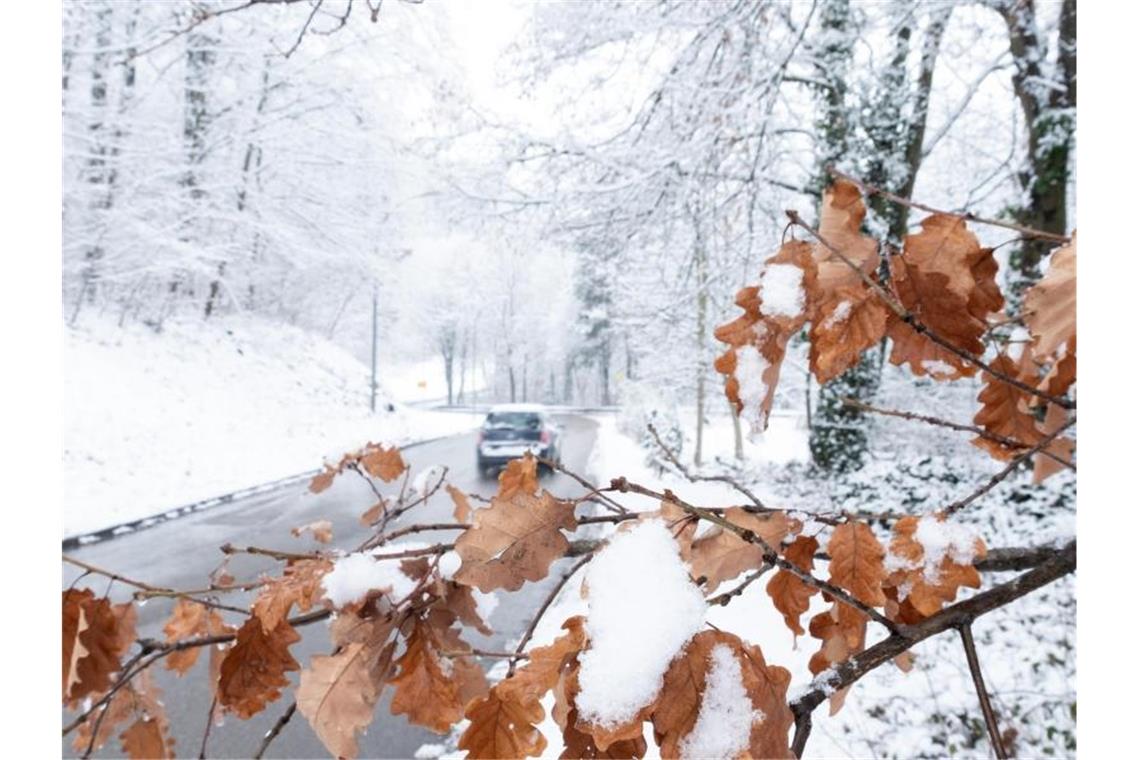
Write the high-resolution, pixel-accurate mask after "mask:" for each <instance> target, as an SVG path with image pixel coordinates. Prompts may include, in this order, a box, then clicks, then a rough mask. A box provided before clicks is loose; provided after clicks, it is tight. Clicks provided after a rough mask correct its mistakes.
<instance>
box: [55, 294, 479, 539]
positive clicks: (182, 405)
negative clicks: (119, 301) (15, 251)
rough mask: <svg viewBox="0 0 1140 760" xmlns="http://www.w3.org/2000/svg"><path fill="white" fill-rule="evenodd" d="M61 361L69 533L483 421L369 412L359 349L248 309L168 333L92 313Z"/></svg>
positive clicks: (171, 325) (175, 325)
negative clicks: (384, 443)
mask: <svg viewBox="0 0 1140 760" xmlns="http://www.w3.org/2000/svg"><path fill="white" fill-rule="evenodd" d="M64 360H65V371H66V375H65V378H64V390H65V398H64V414H65V430H64V457H63V459H64V495H65V501H64V504H65V506H64V532H65V535H75V534H77V533H83V532H89V531H93V530H97V529H99V528H104V527H107V526H108V525H113V524H115V523H119V522H125V521H128V520H134V519H138V518H142V517H146V516H149V515H152V514H157V513H159V512H162V511H164V510H167V509H171V508H173V507H177V506H182V505H185V504H188V503H191V502H195V501H198V500H202V499H207V498H210V497H214V496H218V495H220V494H223V493H228V492H230V491H235V490H239V489H242V488H247V487H250V486H254V485H258V484H260V483H265V482H268V481H271V480H276V479H279V478H284V477H288V476H290V475H295V474H298V473H301V472H305V471H307V470H312V469H315V468H317V467H318V466H320V463H321V459H322V457H325V456H328V457H335V458H339V456H340V454H342V453H343V452H344V451H346V450H348V449H353V448H357V447H359V446H360V445H361V444H363V443H364V442H365V441H368V440H374V441H375V440H380V439H387V440H392V441H398V442H401V443H406V442H409V441H412V440H418V439H424V438H433V437H436V436H440V435H448V434H451V433H454V432H459V431H460V430H464V429H469V428H472V427H475V426H476V425H478V423H479V419H478V417H477V416H469V415H459V414H449V413H442V412H427V411H420V410H412V409H405V408H403V407H401V406H399V405H398V404H393V411H390V412H389V411H386V409H387V406H386V405H387V404H388V403H389V402H390V401H391V398H390V397H389V396H388V395H387V394H386V393H381V397H380V399H379V403H378V408H379V411H378V412H377V413H376V414H375V415H373V414H371V413H369V411H368V369H367V368H366V367H365V366H364V365H363V364H361V363H360V362H359V361H358V360H357V359H356V358H354V357H353V356H351V355H350V354H349V353H348V352H346V351H344V350H343V349H341V348H339V347H337V346H335V345H333V344H332V343H330V342H328V341H326V340H324V339H322V338H320V337H317V336H314V335H313V334H311V333H308V332H305V331H303V330H300V329H297V328H293V327H289V326H286V325H280V324H277V323H271V322H267V321H264V320H259V319H256V318H253V317H246V316H235V317H225V318H216V319H211V320H209V321H201V320H199V319H196V318H193V319H188V320H186V321H168V322H167V324H166V325H165V327H164V328H163V331H162V332H161V333H155V332H154V331H153V330H151V329H150V328H148V327H146V326H144V325H141V324H137V323H131V324H128V325H126V326H124V327H121V328H120V327H118V326H117V325H116V323H115V321H114V320H113V319H95V318H90V319H85V320H83V321H82V322H81V324H80V326H79V327H78V328H75V329H71V330H68V332H67V334H66V342H65V347H64ZM381 379H382V380H383V377H382V378H381Z"/></svg>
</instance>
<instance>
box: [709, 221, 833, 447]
mask: <svg viewBox="0 0 1140 760" xmlns="http://www.w3.org/2000/svg"><path fill="white" fill-rule="evenodd" d="M776 277H779V279H780V280H781V281H782V282H781V285H780V294H779V295H774V294H772V293H770V294H769V303H767V304H765V303H764V289H765V287H766V285H767V286H768V287H775V286H773V285H770V284H769V281H770V280H771V281H772V282H775V281H776V280H775V278H776ZM815 277H816V265H815V260H814V259H813V258H812V249H811V246H810V245H808V244H807V243H805V242H802V241H791V242H789V243H786V244H784V246H783V247H782V248H780V250H779V251H778V252H777V253H776V254H775V255H774V256H772V257H770V258H769V259H768V260H767V261H766V262H765V267H764V270H763V272H762V273H761V280H760V285H758V286H754V287H748V288H745V289H744V290H742V291H740V293H739V294H738V295H737V301H736V302H737V304H738V305H740V306H741V307H742V308H743V309H744V314H743V315H741V316H740V317H738V318H737V319H735V320H733V321H732V322H729V323H727V324H724V325H721V326H720V327H718V328H717V329H716V331H715V332H714V335H715V336H716V338H717V340H719V341H721V342H723V343H727V344H728V345H729V346H730V348H729V349H728V351H726V352H725V353H724V354H722V355H721V356H720V357H718V358H717V360H716V362H714V364H713V366H714V367H715V369H716V370H717V371H718V372H720V373H721V374H723V375H725V376H726V377H725V386H724V391H725V395H726V396H727V397H728V400H729V402H730V403H731V404H732V405H733V407H734V408H735V409H736V412H737V414H739V415H741V416H742V417H744V419H745V420H746V421H747V422H748V423H749V426H750V428H751V431H752V434H753V435H758V434H759V433H761V432H763V431H764V430H765V429H766V428H767V427H768V415H769V413H770V412H771V410H772V401H773V399H774V398H775V392H776V384H777V383H778V381H779V377H780V367H781V365H782V363H783V360H784V354H785V351H786V347H787V343H788V340H789V339H790V338H791V337H792V336H793V335H795V333H796V331H798V330H799V329H800V327H802V326H803V324H804V322H805V321H806V320H807V314H808V308H809V305H808V302H807V293H808V292H810V291H811V290H812V288H813V287H814V285H815ZM796 279H798V280H799V289H800V299H799V301H798V302H795V301H794V299H793V302H791V303H788V302H787V301H788V298H787V293H788V291H789V290H790V289H791V288H792V287H793V286H794V283H795V280H796Z"/></svg>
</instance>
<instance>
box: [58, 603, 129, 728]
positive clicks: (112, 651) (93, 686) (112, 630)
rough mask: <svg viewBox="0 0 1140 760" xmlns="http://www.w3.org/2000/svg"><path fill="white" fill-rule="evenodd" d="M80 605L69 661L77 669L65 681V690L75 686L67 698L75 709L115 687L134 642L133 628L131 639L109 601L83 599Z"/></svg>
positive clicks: (66, 676)
mask: <svg viewBox="0 0 1140 760" xmlns="http://www.w3.org/2000/svg"><path fill="white" fill-rule="evenodd" d="M78 602H79V608H80V614H81V616H82V617H81V619H80V620H78V621H77V625H76V631H77V634H76V636H75V642H74V644H73V648H72V650H71V652H70V655H71V656H70V659H69V661H71V662H73V664H74V669H73V670H72V671H71V672H70V673H65V678H64V685H65V686H66V685H67V684H68V683H69V682H70V683H71V687H70V689H69V691H68V693H67V695H66V697H67V700H66V701H67V702H68V704H69V706H71V707H74V706H75V705H77V704H79V702H81V701H82V700H83V698H84V697H87V696H89V695H92V694H99V693H103V692H105V691H107V690H108V689H109V688H110V687H111V683H112V679H111V676H112V675H114V674H115V673H117V672H118V671H119V668H120V663H119V658H120V657H121V656H122V655H123V654H124V653H125V652H126V651H127V649H128V648H129V647H130V645H131V643H132V641H133V640H134V636H133V625H132V626H131V629H132V630H131V635H130V638H129V639H128V638H126V637H124V636H123V635H122V632H121V631H120V627H119V622H120V614H121V613H120V614H116V611H115V609H114V608H113V607H112V606H111V603H110V602H109V601H108V600H107V599H105V598H99V599H97V598H95V597H94V596H93V595H90V596H88V595H81V596H80V597H78ZM66 605H67V602H66V601H65V606H66ZM65 646H66V645H65Z"/></svg>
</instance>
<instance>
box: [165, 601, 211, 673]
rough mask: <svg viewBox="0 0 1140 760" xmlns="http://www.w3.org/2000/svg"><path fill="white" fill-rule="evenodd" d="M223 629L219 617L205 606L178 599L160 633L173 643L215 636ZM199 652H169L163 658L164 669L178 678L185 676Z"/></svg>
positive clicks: (196, 649)
mask: <svg viewBox="0 0 1140 760" xmlns="http://www.w3.org/2000/svg"><path fill="white" fill-rule="evenodd" d="M225 627H226V626H225V623H224V622H223V620H222V617H221V615H219V614H218V613H216V612H214V611H213V610H211V609H210V608H208V607H207V606H206V605H204V604H198V603H197V602H194V601H191V600H189V599H179V600H178V602H177V603H176V604H175V605H174V610H173V611H172V612H171V614H170V619H169V620H167V621H166V625H165V626H163V628H162V631H163V633H165V634H166V640H167V641H168V642H175V641H183V640H185V639H193V638H197V637H199V636H208V635H216V634H217V633H219V632H221V630H222V629H224V628H225ZM199 651H201V649H200V647H190V648H189V649H183V650H180V651H177V652H171V653H170V654H168V655H167V656H166V658H165V659H166V669H167V670H174V671H176V672H177V673H178V675H180V676H182V675H186V671H188V670H189V669H190V668H191V667H193V665H194V663H195V662H197V661H198V652H199Z"/></svg>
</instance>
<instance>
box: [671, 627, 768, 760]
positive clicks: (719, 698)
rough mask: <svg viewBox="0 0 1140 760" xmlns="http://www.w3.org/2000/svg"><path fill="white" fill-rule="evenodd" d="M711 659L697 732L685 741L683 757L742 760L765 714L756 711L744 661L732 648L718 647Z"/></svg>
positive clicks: (698, 717)
mask: <svg viewBox="0 0 1140 760" xmlns="http://www.w3.org/2000/svg"><path fill="white" fill-rule="evenodd" d="M709 660H710V661H711V666H710V668H709V672H708V675H707V676H706V677H705V693H704V694H702V695H701V709H700V712H698V713H697V722H696V723H695V724H694V725H693V730H692V731H691V732H689V735H688V736H686V737H685V738H684V739H683V740H682V741H681V746H680V750H681V757H684V758H701V759H702V760H711V758H722V757H723V758H734V757H739V756H740V754H741V753H742V752H744V751H745V750H747V749H748V739H749V736H750V735H751V734H752V724H753V723H754V722H758V721H762V720H764V713H763V712H761V711H760V710H754V709H753V708H752V700H751V699H749V697H748V692H747V691H745V690H744V674H743V673H742V672H741V670H740V661H739V660H737V659H736V655H735V654H733V652H732V649H731V648H730V647H728V646H727V645H725V644H718V645H716V646H715V647H713V650H712V652H711V653H710V654H709Z"/></svg>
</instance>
